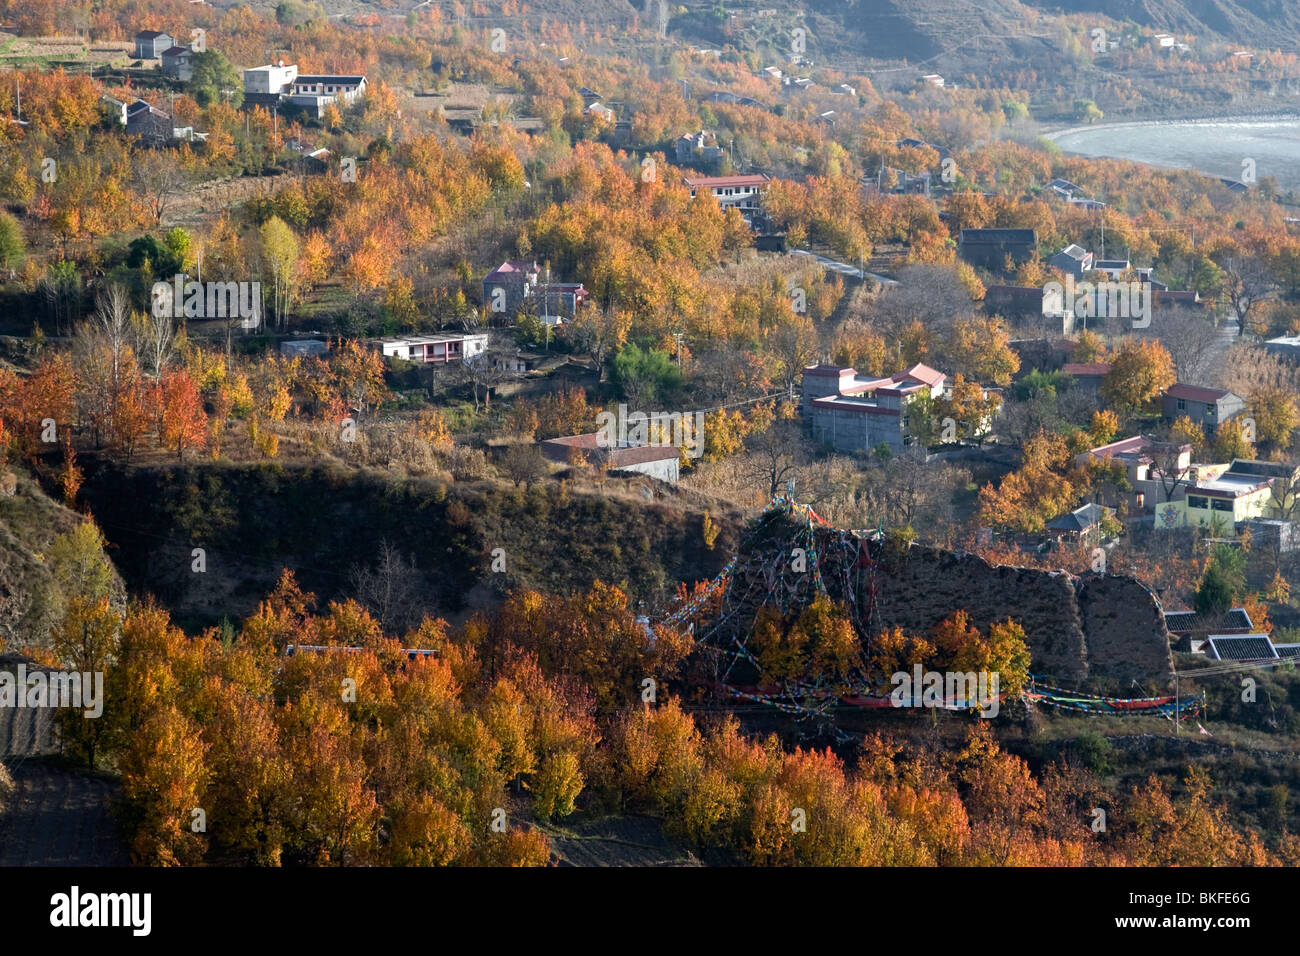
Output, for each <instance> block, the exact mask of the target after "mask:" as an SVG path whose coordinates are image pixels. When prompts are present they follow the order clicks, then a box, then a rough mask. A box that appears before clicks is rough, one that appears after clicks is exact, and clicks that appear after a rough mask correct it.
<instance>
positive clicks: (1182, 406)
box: [1178, 398, 1187, 412]
mask: <svg viewBox="0 0 1300 956" xmlns="http://www.w3.org/2000/svg"><path fill="white" fill-rule="evenodd" d="M1186 407H1187V400H1186V399H1182V398H1180V399H1179V400H1178V410H1179V411H1180V412H1181V411H1182V410H1183V409H1185V408H1186Z"/></svg>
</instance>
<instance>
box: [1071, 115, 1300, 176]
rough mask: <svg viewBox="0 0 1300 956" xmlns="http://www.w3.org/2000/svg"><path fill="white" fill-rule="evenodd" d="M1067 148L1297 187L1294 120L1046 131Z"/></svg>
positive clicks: (1299, 124) (1298, 148)
mask: <svg viewBox="0 0 1300 956" xmlns="http://www.w3.org/2000/svg"><path fill="white" fill-rule="evenodd" d="M1049 138H1050V139H1052V140H1054V141H1055V142H1056V144H1057V145H1058V146H1060V147H1061V149H1062V150H1064V151H1065V152H1067V153H1079V154H1081V155H1084V156H1093V157H1096V156H1105V157H1110V158H1113V159H1130V160H1133V161H1135V162H1139V163H1150V164H1152V165H1155V166H1172V167H1176V168H1179V169H1196V170H1200V171H1201V172H1203V173H1207V174H1209V175H1211V176H1222V177H1224V178H1226V179H1235V180H1246V179H1247V175H1248V173H1249V170H1250V169H1251V164H1252V163H1253V168H1254V179H1255V180H1256V181H1258V179H1259V178H1260V177H1263V176H1272V177H1273V178H1274V179H1276V180H1277V184H1278V187H1279V188H1280V189H1281V190H1282V191H1283V192H1287V191H1289V190H1295V191H1300V120H1297V119H1276V120H1194V121H1191V120H1189V121H1187V122H1171V123H1165V122H1160V123H1132V124H1116V125H1114V126H1098V127H1090V128H1083V129H1073V130H1066V131H1064V132H1060V133H1052V134H1049Z"/></svg>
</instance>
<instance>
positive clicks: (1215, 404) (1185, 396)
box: [1161, 382, 1246, 432]
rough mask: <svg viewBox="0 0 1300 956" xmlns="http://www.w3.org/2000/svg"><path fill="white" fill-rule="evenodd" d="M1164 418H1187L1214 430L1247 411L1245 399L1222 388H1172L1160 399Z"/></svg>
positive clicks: (1183, 386) (1181, 386)
mask: <svg viewBox="0 0 1300 956" xmlns="http://www.w3.org/2000/svg"><path fill="white" fill-rule="evenodd" d="M1161 403H1162V406H1163V411H1164V417H1165V418H1166V419H1168V420H1169V421H1174V420H1175V419H1178V418H1182V417H1183V416H1186V417H1188V418H1190V419H1191V420H1192V421H1194V422H1196V424H1198V425H1200V426H1201V427H1202V428H1204V429H1206V430H1207V431H1211V432H1212V431H1213V430H1214V429H1216V428H1218V427H1219V424H1220V423H1221V422H1226V421H1229V420H1231V419H1232V418H1235V417H1236V416H1237V415H1240V414H1241V413H1242V412H1243V411H1245V410H1246V400H1245V399H1244V398H1242V397H1241V396H1240V395H1236V394H1234V393H1232V392H1229V391H1227V390H1226V389H1222V388H1203V387H1201V386H1199V385H1184V384H1183V383H1181V382H1176V383H1174V384H1173V385H1170V386H1169V388H1168V390H1167V391H1166V392H1165V394H1164V398H1163V399H1162V400H1161Z"/></svg>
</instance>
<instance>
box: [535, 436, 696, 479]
mask: <svg viewBox="0 0 1300 956" xmlns="http://www.w3.org/2000/svg"><path fill="white" fill-rule="evenodd" d="M601 439H602V433H601V432H591V433H590V434H585V435H569V436H566V437H563V438H549V439H547V440H546V441H543V442H542V443H541V451H542V457H543V458H545V459H546V460H547V461H549V462H552V463H553V464H556V465H575V464H578V463H579V462H583V461H585V462H586V463H587V464H589V465H592V466H594V467H596V468H604V469H605V470H607V471H611V472H617V473H622V474H639V475H648V476H649V477H651V478H658V479H659V480H660V481H665V482H667V483H668V484H670V485H675V484H677V480H678V477H679V476H680V472H681V452H680V451H679V450H678V449H677V448H676V446H674V445H634V444H632V443H630V442H627V443H621V444H619V445H618V447H616V448H609V447H605V446H603V445H602V442H601Z"/></svg>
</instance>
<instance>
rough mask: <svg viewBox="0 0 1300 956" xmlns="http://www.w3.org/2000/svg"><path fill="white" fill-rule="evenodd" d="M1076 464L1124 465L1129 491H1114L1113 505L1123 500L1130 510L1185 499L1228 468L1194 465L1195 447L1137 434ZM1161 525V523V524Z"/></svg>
mask: <svg viewBox="0 0 1300 956" xmlns="http://www.w3.org/2000/svg"><path fill="white" fill-rule="evenodd" d="M1074 462H1075V464H1076V465H1077V466H1078V467H1080V468H1085V467H1087V465H1088V464H1089V463H1090V462H1096V463H1106V464H1112V465H1120V466H1122V467H1123V469H1124V476H1125V479H1126V480H1127V482H1128V485H1129V490H1128V491H1127V492H1120V491H1114V492H1113V493H1112V494H1111V495H1110V497H1111V499H1112V500H1111V502H1110V503H1112V504H1115V505H1118V504H1120V502H1121V500H1122V501H1124V502H1125V503H1127V505H1128V507H1129V510H1130V511H1143V510H1146V509H1150V508H1157V512H1158V511H1159V508H1158V506H1160V505H1162V504H1164V503H1166V502H1168V501H1170V500H1171V499H1173V500H1177V499H1181V498H1182V497H1183V496H1184V495H1186V494H1187V493H1188V489H1189V488H1190V487H1191V486H1192V485H1193V484H1194V483H1196V482H1197V481H1203V480H1210V479H1212V478H1214V477H1217V476H1218V475H1219V474H1221V473H1222V472H1223V471H1224V470H1226V468H1227V466H1226V465H1214V464H1199V463H1195V464H1194V463H1193V462H1192V446H1191V445H1181V444H1175V443H1172V442H1160V441H1155V440H1153V439H1150V438H1147V437H1145V436H1143V435H1133V436H1131V437H1129V438H1121V439H1119V440H1118V441H1113V442H1108V443H1107V444H1105V445H1099V446H1098V447H1096V448H1090V449H1089V450H1088V451H1085V452H1081V453H1080V454H1078V455H1076V456H1075V459H1074ZM1157 523H1158V521H1157Z"/></svg>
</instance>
